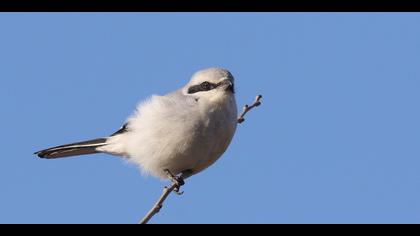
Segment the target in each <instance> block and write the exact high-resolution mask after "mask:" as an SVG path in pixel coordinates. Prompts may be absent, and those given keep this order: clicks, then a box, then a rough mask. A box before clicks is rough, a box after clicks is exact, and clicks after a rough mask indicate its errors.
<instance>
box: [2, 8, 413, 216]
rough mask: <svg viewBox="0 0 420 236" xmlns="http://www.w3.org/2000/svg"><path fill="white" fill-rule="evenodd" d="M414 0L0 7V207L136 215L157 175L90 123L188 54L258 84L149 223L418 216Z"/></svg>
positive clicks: (245, 91) (126, 104)
mask: <svg viewBox="0 0 420 236" xmlns="http://www.w3.org/2000/svg"><path fill="white" fill-rule="evenodd" d="M419 22H420V14H418V13H2V14H0V34H1V37H0V68H1V69H0V81H1V86H0V105H1V108H2V112H1V114H2V115H1V118H0V119H1V123H2V138H1V143H2V145H1V146H2V155H1V156H2V157H1V158H0V189H1V194H0V223H136V222H137V221H138V220H139V219H140V218H141V217H142V216H143V215H144V213H146V212H147V211H148V210H149V208H150V207H151V205H152V204H153V202H154V201H155V200H156V198H157V197H158V196H159V195H160V193H161V189H162V187H163V186H164V185H165V184H167V183H166V182H162V181H159V180H156V179H154V178H151V177H144V176H142V175H141V174H140V172H139V171H138V169H137V168H136V167H135V166H132V165H129V164H127V163H125V162H124V161H122V160H121V159H119V158H115V157H112V156H109V155H105V154H98V155H90V156H81V157H75V158H65V159H57V160H43V159H38V158H37V157H36V156H35V155H33V154H32V153H33V152H34V151H37V150H39V149H43V148H47V147H50V146H55V145H60V144H64V143H69V142H73V141H80V140H85V139H90V138H95V137H98V136H105V135H108V134H110V133H112V132H114V131H115V130H116V129H118V128H119V127H120V126H121V125H122V123H123V122H124V121H125V119H126V117H127V116H128V115H130V114H131V112H132V111H133V110H134V108H135V106H136V104H137V103H138V102H139V101H141V100H143V99H145V98H147V97H148V96H150V95H152V94H164V93H166V92H169V91H171V90H174V89H176V88H179V87H181V86H182V85H183V84H184V83H186V82H187V81H188V80H189V78H190V76H191V74H192V73H193V72H195V71H196V70H199V69H202V68H206V67H211V66H222V67H225V68H228V69H229V70H230V71H231V72H232V74H233V75H234V76H235V78H236V90H237V93H236V96H237V102H238V106H240V107H241V106H242V105H243V104H245V103H249V102H251V101H252V100H253V98H254V97H255V95H257V94H262V95H263V104H262V106H260V107H259V108H257V109H256V110H253V111H252V112H250V113H248V115H247V117H246V121H245V123H243V124H241V125H240V126H239V127H238V130H237V132H236V134H235V137H234V139H233V141H232V143H231V145H230V147H229V148H228V150H227V151H226V152H225V154H224V155H223V156H222V158H221V159H219V161H217V162H216V163H215V164H214V165H213V166H211V167H210V168H208V169H207V170H205V171H204V172H202V173H200V174H198V175H196V176H194V177H193V178H191V179H189V180H188V181H187V184H186V186H185V187H184V191H185V194H184V195H182V196H181V197H178V196H176V195H171V196H170V197H169V199H168V200H167V202H166V203H165V206H164V208H163V209H162V211H161V212H160V213H159V214H158V215H156V216H155V217H154V218H153V219H152V221H151V223H418V222H420V214H419V213H420V172H419V166H420V148H419V142H420V125H419V123H420V122H419V120H420V111H419V109H418V107H419V101H420V92H419V90H420V27H418V25H419Z"/></svg>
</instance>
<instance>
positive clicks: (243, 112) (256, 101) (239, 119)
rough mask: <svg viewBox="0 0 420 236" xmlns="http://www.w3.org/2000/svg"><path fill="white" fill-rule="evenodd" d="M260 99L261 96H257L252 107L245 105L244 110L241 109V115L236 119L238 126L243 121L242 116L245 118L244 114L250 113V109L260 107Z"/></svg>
mask: <svg viewBox="0 0 420 236" xmlns="http://www.w3.org/2000/svg"><path fill="white" fill-rule="evenodd" d="M261 98H262V96H261V95H258V96H257V97H255V101H254V103H252V105H251V106H248V104H245V106H244V109H243V111H242V113H241V114H240V115H239V117H238V123H239V124H240V123H242V122H244V121H245V118H244V116H245V114H246V113H247V112H248V111H250V110H251V109H252V108H254V107H257V106H259V105H261V102H260V99H261Z"/></svg>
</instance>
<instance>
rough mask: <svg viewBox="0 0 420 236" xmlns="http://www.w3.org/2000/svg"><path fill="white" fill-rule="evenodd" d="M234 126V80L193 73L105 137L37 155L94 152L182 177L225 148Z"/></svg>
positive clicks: (220, 72)
mask: <svg viewBox="0 0 420 236" xmlns="http://www.w3.org/2000/svg"><path fill="white" fill-rule="evenodd" d="M236 125H237V107H236V101H235V96H234V78H233V76H232V74H231V73H230V72H229V71H227V70H225V69H222V68H209V69H204V70H200V71H198V72H196V73H195V74H194V75H193V76H192V78H191V80H190V81H189V82H188V83H187V84H186V85H185V86H184V87H182V88H180V89H178V90H176V91H174V92H171V93H169V94H166V95H164V96H157V95H153V96H151V97H150V98H148V99H146V100H145V101H144V102H142V103H140V104H139V105H138V107H137V109H136V111H135V112H134V114H133V115H131V116H130V117H129V118H128V119H127V122H126V123H125V124H124V125H123V126H122V128H120V129H119V130H118V131H116V132H115V133H113V134H111V135H110V136H109V137H104V138H98V139H93V140H88V141H83V142H77V143H71V144H66V145H61V146H57V147H52V148H48V149H45V150H41V151H38V152H36V153H35V154H37V155H38V156H39V157H41V158H47V159H53V158H60V157H69V156H76V155H84V154H93V153H108V154H112V155H116V156H122V157H125V158H127V160H128V161H129V162H132V163H135V164H137V165H139V167H140V169H141V170H142V172H143V173H146V174H150V175H152V176H155V177H158V178H161V179H166V178H172V179H173V177H179V179H178V180H181V181H182V179H185V178H188V177H190V176H191V175H194V174H197V173H198V172H200V171H202V170H204V169H206V168H207V167H209V166H210V165H211V164H213V163H214V162H215V161H216V160H217V159H218V158H219V157H220V156H221V155H222V154H223V153H224V152H225V150H226V149H227V147H228V145H229V143H230V141H231V140H232V137H233V135H234V133H235V130H236Z"/></svg>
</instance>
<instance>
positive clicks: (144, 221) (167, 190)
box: [139, 182, 178, 224]
mask: <svg viewBox="0 0 420 236" xmlns="http://www.w3.org/2000/svg"><path fill="white" fill-rule="evenodd" d="M176 187H178V184H177V183H176V182H173V183H172V184H171V185H170V186H169V187H165V188H164V189H163V192H162V195H160V197H159V199H158V200H157V202H156V203H155V204H154V205H153V207H152V209H150V211H149V212H147V214H146V215H145V216H144V217H143V219H141V220H140V221H139V224H147V222H148V221H149V220H150V219H151V218H152V217H153V216H154V215H155V214H156V213H158V212H159V210H160V209H161V208H162V204H163V202H164V201H165V200H166V198H167V197H168V196H169V194H170V193H171V192H172V191H174V189H175V188H176Z"/></svg>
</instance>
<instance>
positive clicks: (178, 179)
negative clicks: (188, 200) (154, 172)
mask: <svg viewBox="0 0 420 236" xmlns="http://www.w3.org/2000/svg"><path fill="white" fill-rule="evenodd" d="M164 171H165V173H166V175H167V176H168V178H169V179H170V180H171V181H172V183H174V184H175V185H176V187H175V188H174V192H175V193H176V194H178V195H182V194H183V193H184V192H180V188H181V186H182V185H184V184H185V181H184V178H182V177H181V176H176V175H173V174H172V173H171V172H170V171H169V170H168V169H165V170H164Z"/></svg>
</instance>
